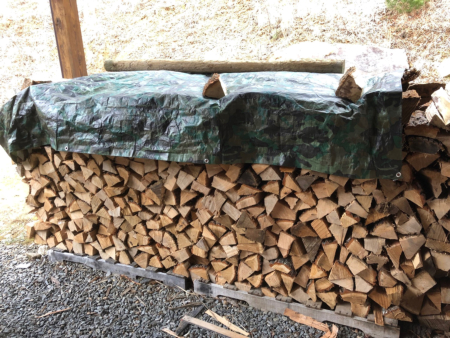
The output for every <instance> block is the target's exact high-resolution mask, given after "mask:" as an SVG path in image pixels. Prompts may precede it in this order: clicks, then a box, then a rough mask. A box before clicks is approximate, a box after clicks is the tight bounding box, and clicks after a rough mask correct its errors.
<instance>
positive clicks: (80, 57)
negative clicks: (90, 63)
mask: <svg viewBox="0 0 450 338" xmlns="http://www.w3.org/2000/svg"><path fill="white" fill-rule="evenodd" d="M50 7H51V10H52V18H53V28H54V30H55V36H56V44H57V46H58V54H59V63H60V64H61V73H62V76H63V78H65V79H73V78H75V77H80V76H86V75H87V69H86V60H85V57H84V49H83V40H82V38H81V29H80V20H79V19H78V7H77V1H76V0H50Z"/></svg>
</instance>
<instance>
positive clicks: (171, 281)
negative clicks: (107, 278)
mask: <svg viewBox="0 0 450 338" xmlns="http://www.w3.org/2000/svg"><path fill="white" fill-rule="evenodd" d="M47 254H48V257H49V258H50V260H52V261H54V262H61V261H68V262H74V263H80V264H84V265H86V266H89V267H90V268H92V269H96V270H102V271H105V272H108V271H109V272H111V273H114V274H118V275H126V276H129V277H131V278H136V277H137V276H139V277H145V278H148V279H154V280H158V281H160V282H162V283H164V284H166V285H168V286H179V287H180V288H182V289H183V290H187V289H188V286H189V285H188V280H187V279H186V278H184V277H182V276H175V275H168V274H166V273H163V272H155V271H151V270H147V269H142V268H134V267H132V266H130V265H125V264H121V263H110V262H107V261H105V260H103V259H98V260H95V259H91V258H90V256H84V257H83V256H77V255H74V254H71V253H67V252H59V251H55V250H49V251H48V253H47Z"/></svg>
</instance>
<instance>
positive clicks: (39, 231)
mask: <svg viewBox="0 0 450 338" xmlns="http://www.w3.org/2000/svg"><path fill="white" fill-rule="evenodd" d="M419 92H420V91H417V90H415V94H414V95H410V97H413V98H416V96H419V97H418V99H416V100H415V101H416V104H415V106H414V108H413V112H412V113H411V114H412V116H411V119H410V120H409V122H408V124H407V125H405V128H404V153H403V157H404V161H403V167H402V175H401V178H400V179H399V180H398V181H392V180H386V179H368V180H367V179H348V178H345V177H339V176H336V175H328V174H323V173H318V172H313V171H310V170H305V169H298V168H297V169H296V168H287V167H277V166H270V165H265V164H234V165H227V164H220V165H218V164H211V165H209V164H205V165H199V164H190V163H176V162H165V161H156V160H146V159H138V158H123V157H112V156H101V155H87V154H79V153H68V152H63V151H60V152H57V151H54V150H53V149H52V148H50V147H45V148H39V149H34V150H32V151H24V152H19V154H18V156H19V158H20V160H18V162H19V163H18V164H17V170H18V173H19V174H20V175H22V176H24V181H25V182H27V183H28V184H29V186H30V194H29V196H28V197H27V203H28V204H29V205H30V206H31V207H32V208H33V212H35V213H36V215H37V217H38V218H39V221H38V222H36V223H35V224H34V225H33V226H28V227H27V232H28V236H29V237H34V239H35V242H36V243H38V244H47V245H48V246H49V247H51V248H55V249H59V250H63V251H69V252H73V253H75V254H87V255H100V256H101V258H103V259H112V260H114V261H117V262H120V263H123V264H132V265H136V266H138V267H141V268H147V267H154V268H158V269H161V270H162V271H168V270H171V271H172V272H173V273H175V274H178V275H182V276H185V277H188V278H192V279H198V278H202V279H204V280H207V281H211V282H213V283H217V284H220V285H224V284H227V283H228V284H234V285H235V286H236V287H237V288H238V289H240V290H244V291H248V292H259V293H261V294H263V295H265V296H268V297H277V296H280V295H281V296H283V297H290V298H292V299H294V300H296V301H298V302H300V303H304V304H307V305H309V306H314V307H320V306H322V307H323V308H330V309H335V308H336V306H338V305H339V304H341V303H346V304H347V305H348V304H349V306H350V307H351V311H352V313H353V314H354V315H356V316H360V317H367V316H368V315H369V314H373V316H374V318H375V322H376V323H377V324H380V325H383V323H384V318H393V319H398V320H403V321H412V320H413V316H414V315H415V316H418V317H419V319H424V320H425V319H426V320H430V321H432V320H433V319H435V321H434V322H436V321H439V320H441V321H442V320H443V319H442V318H447V317H446V316H447V313H449V312H450V307H449V305H448V304H450V282H448V279H447V275H448V272H449V271H450V257H449V256H448V255H449V254H450V242H449V240H448V234H449V232H450V218H449V217H448V212H449V210H450V196H449V189H448V184H449V177H450V160H449V155H450V153H449V150H448V149H450V133H447V132H446V131H444V130H443V129H440V128H438V127H436V126H433V125H431V124H430V123H429V121H428V120H427V117H426V114H425V111H426V109H427V108H428V107H429V106H430V102H422V103H421V102H420V101H421V97H420V94H419ZM429 95H431V93H430V94H429ZM409 109H410V108H409ZM441 114H442V113H441ZM442 116H444V114H442ZM449 315H450V313H449Z"/></svg>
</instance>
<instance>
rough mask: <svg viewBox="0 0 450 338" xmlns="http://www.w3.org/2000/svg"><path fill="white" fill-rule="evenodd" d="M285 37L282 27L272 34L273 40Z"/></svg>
mask: <svg viewBox="0 0 450 338" xmlns="http://www.w3.org/2000/svg"><path fill="white" fill-rule="evenodd" d="M283 37H284V34H283V31H282V30H281V29H276V30H275V32H274V33H273V34H272V37H271V40H272V41H276V40H278V39H281V38H283Z"/></svg>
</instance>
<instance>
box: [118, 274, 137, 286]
mask: <svg viewBox="0 0 450 338" xmlns="http://www.w3.org/2000/svg"><path fill="white" fill-rule="evenodd" d="M120 277H123V278H125V279H128V280H129V281H130V282H132V283H134V284H137V285H142V284H141V283H138V282H135V281H134V280H132V279H131V278H130V277H128V276H125V275H120Z"/></svg>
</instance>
